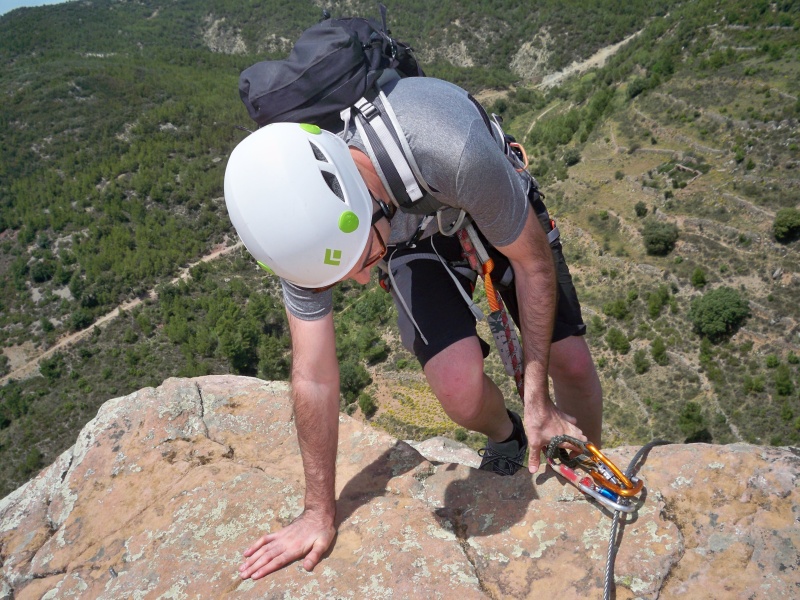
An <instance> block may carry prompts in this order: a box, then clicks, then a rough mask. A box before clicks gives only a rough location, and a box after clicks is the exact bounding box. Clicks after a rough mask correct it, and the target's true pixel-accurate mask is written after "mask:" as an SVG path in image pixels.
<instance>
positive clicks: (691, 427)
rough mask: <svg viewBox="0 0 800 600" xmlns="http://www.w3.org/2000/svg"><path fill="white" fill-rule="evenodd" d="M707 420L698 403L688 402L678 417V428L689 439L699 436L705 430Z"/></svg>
mask: <svg viewBox="0 0 800 600" xmlns="http://www.w3.org/2000/svg"><path fill="white" fill-rule="evenodd" d="M705 426H706V425H705V419H704V418H703V411H702V409H701V408H700V405H699V404H697V403H696V402H687V403H686V404H684V405H683V408H682V409H681V412H680V414H679V415H678V427H679V428H680V430H681V432H682V433H683V434H684V435H685V436H687V437H688V438H693V437H695V436H698V434H699V433H701V432H702V431H703V430H704V429H705Z"/></svg>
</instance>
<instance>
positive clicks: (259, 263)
mask: <svg viewBox="0 0 800 600" xmlns="http://www.w3.org/2000/svg"><path fill="white" fill-rule="evenodd" d="M256 263H258V266H259V267H261V268H262V269H264V270H265V271H266V272H267V273H269V274H270V275H275V272H274V271H273V270H272V269H270V268H269V267H268V266H267V265H265V264H264V263H262V262H261V261H260V260H257V261H256Z"/></svg>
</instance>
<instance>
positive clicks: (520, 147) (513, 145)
mask: <svg viewBox="0 0 800 600" xmlns="http://www.w3.org/2000/svg"><path fill="white" fill-rule="evenodd" d="M508 146H509V147H510V148H516V149H517V150H519V152H520V154H522V162H523V163H525V164H523V165H522V168H520V169H517V173H522V172H523V171H524V170H525V169H527V168H528V153H527V152H525V147H524V146H523V145H522V144H520V143H519V142H508ZM515 154H516V153H515Z"/></svg>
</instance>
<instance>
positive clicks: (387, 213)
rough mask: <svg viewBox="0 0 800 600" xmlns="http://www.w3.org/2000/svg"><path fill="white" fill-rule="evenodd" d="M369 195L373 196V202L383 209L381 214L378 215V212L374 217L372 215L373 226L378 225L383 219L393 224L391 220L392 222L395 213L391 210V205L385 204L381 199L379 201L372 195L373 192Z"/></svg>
mask: <svg viewBox="0 0 800 600" xmlns="http://www.w3.org/2000/svg"><path fill="white" fill-rule="evenodd" d="M369 195H370V196H372V200H373V201H374V202H375V204H377V205H378V206H379V207H380V209H381V212H379V213H378V212H376V213H375V214H374V215H372V224H373V225H375V223H377V222H378V221H380V220H381V219H382V218H383V217H386V220H387V221H389V222H391V220H392V216H393V215H394V211H393V210H392V209H391V208H389V205H388V204H386V202H384V201H383V200H381V199H379V198H376V197H375V196H374V195H373V193H372V192H370V193H369Z"/></svg>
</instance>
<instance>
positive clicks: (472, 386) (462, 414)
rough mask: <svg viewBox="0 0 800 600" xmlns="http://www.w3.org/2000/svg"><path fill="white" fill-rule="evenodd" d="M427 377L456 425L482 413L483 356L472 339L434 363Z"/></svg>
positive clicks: (430, 364) (434, 359)
mask: <svg viewBox="0 0 800 600" xmlns="http://www.w3.org/2000/svg"><path fill="white" fill-rule="evenodd" d="M425 376H426V377H427V379H428V383H429V384H430V386H431V389H432V390H433V393H434V394H435V395H436V397H437V398H438V399H439V401H440V402H441V403H442V407H443V408H444V409H445V411H446V412H447V413H448V414H449V415H450V417H451V418H453V419H454V420H455V421H456V422H464V421H466V422H469V421H471V420H472V419H474V418H476V417H477V416H478V415H479V414H480V412H481V405H480V403H481V398H482V395H483V386H484V380H483V378H484V375H483V354H482V353H481V350H480V345H479V344H478V343H477V341H475V342H474V343H473V342H472V340H471V339H468V340H461V341H459V342H456V343H455V344H453V345H452V346H449V347H448V348H445V350H443V351H442V352H440V353H439V354H437V355H436V356H434V357H433V358H432V359H430V360H429V361H428V362H427V363H426V365H425Z"/></svg>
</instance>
